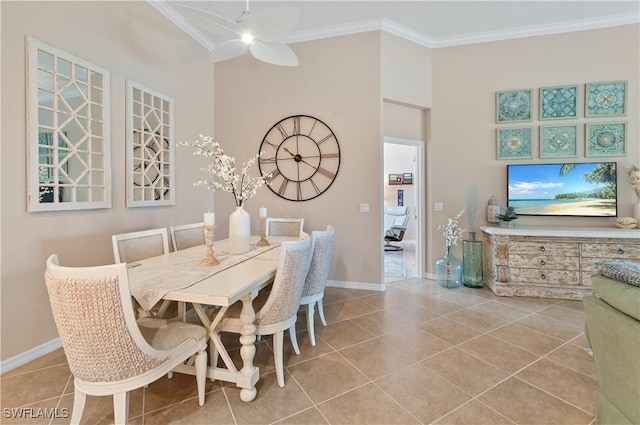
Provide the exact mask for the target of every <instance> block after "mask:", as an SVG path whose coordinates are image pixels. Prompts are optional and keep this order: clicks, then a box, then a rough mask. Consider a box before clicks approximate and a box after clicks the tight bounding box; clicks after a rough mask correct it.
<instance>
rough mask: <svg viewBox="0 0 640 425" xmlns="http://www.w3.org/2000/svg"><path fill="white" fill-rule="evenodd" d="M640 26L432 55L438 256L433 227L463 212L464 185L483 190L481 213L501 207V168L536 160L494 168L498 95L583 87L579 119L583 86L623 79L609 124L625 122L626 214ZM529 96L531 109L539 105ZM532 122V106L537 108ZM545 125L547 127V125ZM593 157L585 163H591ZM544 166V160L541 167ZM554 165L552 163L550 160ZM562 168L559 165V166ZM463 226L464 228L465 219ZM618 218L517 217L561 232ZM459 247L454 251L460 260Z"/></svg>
mask: <svg viewBox="0 0 640 425" xmlns="http://www.w3.org/2000/svg"><path fill="white" fill-rule="evenodd" d="M639 28H640V26H639V25H627V26H619V27H612V28H607V29H599V30H591V31H580V32H574V33H565V34H557V35H549V36H541V37H531V38H521V39H515V40H508V41H500V42H493V43H483V44H473V45H468V46H459V47H450V48H441V49H436V50H434V51H433V81H434V84H433V109H432V111H431V129H430V130H431V135H430V137H431V141H430V144H431V146H430V154H429V161H428V167H430V170H429V171H430V173H431V176H432V182H431V185H430V188H431V191H432V193H431V201H434V202H435V201H440V202H444V203H445V210H444V211H442V212H437V211H436V212H433V213H432V214H433V216H434V220H433V224H432V227H431V232H432V235H433V239H432V240H433V244H434V251H433V253H434V254H435V257H433V256H432V258H429V259H428V261H427V265H428V267H430V270H432V269H433V261H434V258H437V257H438V256H440V255H441V254H440V253H442V252H444V240H443V238H442V236H441V232H440V231H437V226H438V225H440V224H444V223H446V220H447V218H448V217H453V216H454V215H455V214H456V213H457V211H458V210H459V209H460V208H461V207H462V205H463V202H464V198H465V194H466V191H467V188H468V187H469V185H471V184H473V183H475V184H477V185H479V187H480V203H481V207H483V208H484V207H485V206H486V202H487V201H488V199H489V197H490V196H491V195H492V194H493V195H495V196H496V197H497V198H498V199H499V200H500V202H501V203H502V205H505V203H506V164H507V163H509V162H518V163H520V162H523V163H524V162H528V163H531V162H539V161H540V160H539V159H533V160H520V161H515V160H514V161H497V160H496V149H495V129H496V127H497V126H496V124H495V112H494V109H495V92H496V91H498V90H510V89H522V88H533V89H534V92H535V91H536V90H537V89H538V88H540V87H545V86H555V85H563V84H579V85H580V98H579V99H580V102H579V109H578V111H579V116H581V117H584V112H583V111H584V101H583V99H584V97H583V95H582V93H583V90H584V83H588V82H599V81H618V80H627V81H628V82H629V84H628V105H627V106H628V113H627V116H626V117H622V118H620V117H615V118H614V119H613V120H615V121H620V120H624V121H627V122H628V126H627V130H628V134H627V155H626V157H608V158H609V159H610V160H615V161H618V164H619V165H620V166H619V171H618V182H619V184H618V191H619V192H618V193H619V202H620V204H619V214H620V215H623V216H624V215H629V214H631V204H632V202H633V201H634V200H635V198H634V195H633V192H632V190H631V187H630V185H628V184H627V180H626V175H625V173H624V171H623V170H621V168H622V166H624V165H625V163H627V164H630V163H631V162H634V163H636V164H637V163H638V162H639V159H640V144H639V143H638V124H639V120H638V114H639V113H640V111H639V110H638V98H639V92H638V89H639V87H638V83H639V80H638V76H639V75H640V64H639V62H640V56H639V55H640V44H639V43H640V34H639ZM537 99H538V96H537V93H536V94H535V95H534V104H535V103H536V102H537ZM533 109H534V111H535V114H534V115H537V110H538V108H537V105H536V106H534V108H533ZM584 122H585V119H584V118H579V119H578V120H577V123H578V124H580V126H579V128H580V132H579V143H578V146H579V152H580V156H579V157H578V158H575V161H583V162H584V161H585V158H584V156H583V152H584ZM545 123H546V122H545ZM524 125H531V126H533V127H534V128H535V130H534V133H533V135H534V137H533V154H534V158H537V157H538V136H537V135H538V132H537V127H538V126H539V125H540V122H539V121H538V120H537V116H535V117H534V120H533V122H531V123H525V124H524ZM591 159H597V158H588V160H591ZM547 161H548V160H546V159H545V162H547ZM549 162H553V161H549ZM556 162H562V160H556ZM463 221H464V225H465V226H466V220H463ZM614 223H615V218H599V219H595V218H591V219H588V218H566V217H565V218H550V217H544V218H542V217H521V218H519V219H518V224H522V225H526V224H531V225H559V226H613V225H614ZM460 251H461V248H460V247H458V254H460Z"/></svg>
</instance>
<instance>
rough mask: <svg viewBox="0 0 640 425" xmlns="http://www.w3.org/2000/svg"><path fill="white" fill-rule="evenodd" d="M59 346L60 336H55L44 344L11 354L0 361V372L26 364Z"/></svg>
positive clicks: (60, 345)
mask: <svg viewBox="0 0 640 425" xmlns="http://www.w3.org/2000/svg"><path fill="white" fill-rule="evenodd" d="M61 347H62V341H60V338H56V339H52V340H51V341H49V342H45V343H44V344H41V345H38V346H37V347H34V348H32V349H30V350H27V351H25V352H24V353H20V354H18V355H17V356H13V357H11V358H9V359H7V360H4V361H2V362H1V363H0V374H2V373H7V372H9V371H11V370H13V369H15V368H17V367H19V366H22V365H24V364H27V363H29V362H30V361H32V360H35V359H37V358H39V357H42V356H44V355H45V354H49V353H50V352H52V351H55V350H57V349H58V348H61Z"/></svg>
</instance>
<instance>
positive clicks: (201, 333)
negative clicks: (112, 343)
mask: <svg viewBox="0 0 640 425" xmlns="http://www.w3.org/2000/svg"><path fill="white" fill-rule="evenodd" d="M137 322H138V327H139V328H140V332H141V333H142V336H143V337H144V339H145V340H146V341H147V342H148V343H149V345H151V346H152V347H153V348H155V349H156V350H161V351H167V350H171V349H172V348H174V347H176V346H178V345H180V344H182V343H183V342H184V341H186V340H188V339H193V340H196V341H198V340H200V339H202V338H206V337H207V330H206V329H205V328H204V327H203V326H200V325H195V324H193V323H185V322H180V321H177V320H167V319H156V318H152V317H144V318H142V319H139V320H138V321H137Z"/></svg>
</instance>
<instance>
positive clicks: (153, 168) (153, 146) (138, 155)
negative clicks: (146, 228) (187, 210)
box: [127, 80, 175, 207]
mask: <svg viewBox="0 0 640 425" xmlns="http://www.w3.org/2000/svg"><path fill="white" fill-rule="evenodd" d="M174 145H175V143H174V140H173V99H172V98H170V97H167V96H165V95H163V94H161V93H158V92H156V91H154V90H151V89H149V88H146V87H144V86H142V85H140V84H138V83H135V82H133V81H131V80H127V176H128V177H127V206H128V207H140V206H154V205H175V193H174Z"/></svg>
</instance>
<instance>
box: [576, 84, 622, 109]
mask: <svg viewBox="0 0 640 425" xmlns="http://www.w3.org/2000/svg"><path fill="white" fill-rule="evenodd" d="M585 99H586V101H585V103H586V105H585V116H587V117H612V116H621V115H626V114H627V82H626V81H613V82H608V83H590V84H586V85H585Z"/></svg>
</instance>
